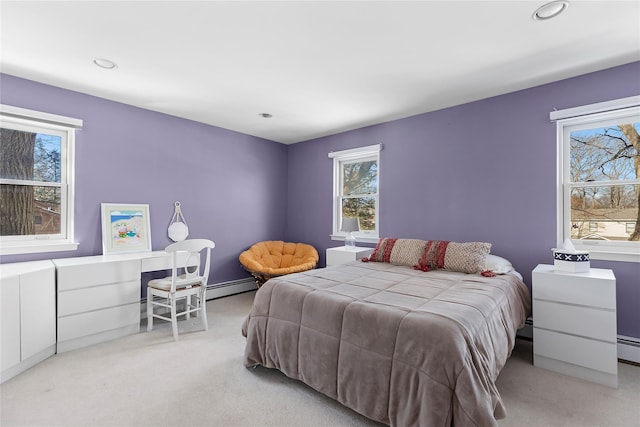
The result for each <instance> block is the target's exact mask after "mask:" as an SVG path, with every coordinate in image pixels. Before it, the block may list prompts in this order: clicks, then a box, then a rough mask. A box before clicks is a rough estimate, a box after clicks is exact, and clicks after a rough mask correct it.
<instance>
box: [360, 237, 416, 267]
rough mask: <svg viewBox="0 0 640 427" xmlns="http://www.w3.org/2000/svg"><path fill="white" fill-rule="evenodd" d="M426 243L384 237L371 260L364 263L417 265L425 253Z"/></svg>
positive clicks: (372, 254) (367, 259) (368, 259)
mask: <svg viewBox="0 0 640 427" xmlns="http://www.w3.org/2000/svg"><path fill="white" fill-rule="evenodd" d="M425 244H426V242H425V241H424V240H419V239H398V238H390V237H384V238H382V239H380V240H379V241H378V244H377V245H376V247H375V249H374V250H373V252H372V253H371V256H370V257H369V258H366V259H365V258H363V259H362V260H363V261H364V262H367V261H373V262H388V263H390V264H394V265H408V266H413V265H416V264H417V263H418V262H419V261H420V257H421V256H422V254H423V253H424V245H425Z"/></svg>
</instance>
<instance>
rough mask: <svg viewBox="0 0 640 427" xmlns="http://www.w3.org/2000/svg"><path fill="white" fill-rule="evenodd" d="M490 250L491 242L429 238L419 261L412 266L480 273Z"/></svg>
mask: <svg viewBox="0 0 640 427" xmlns="http://www.w3.org/2000/svg"><path fill="white" fill-rule="evenodd" d="M490 250H491V243H483V242H470V243H456V242H448V241H441V240H429V241H428V242H427V243H426V245H425V250H424V254H423V255H422V258H420V262H419V263H418V264H417V265H414V268H415V269H417V270H422V271H429V270H436V269H445V270H451V271H458V272H460V273H481V272H482V271H483V270H484V266H485V259H486V257H487V254H489V251H490Z"/></svg>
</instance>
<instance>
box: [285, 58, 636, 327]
mask: <svg viewBox="0 0 640 427" xmlns="http://www.w3.org/2000/svg"><path fill="white" fill-rule="evenodd" d="M638 94H640V62H636V63H632V64H628V65H624V66H620V67H616V68H612V69H609V70H605V71H601V72H597V73H592V74H588V75H584V76H580V77H576V78H572V79H568V80H564V81H560V82H556V83H552V84H548V85H544V86H540V87H535V88H532V89H527V90H523V91H519V92H514V93H510V94H506V95H502V96H497V97H494V98H489V99H485V100H481V101H477V102H473V103H469V104H465V105H460V106H456V107H452V108H447V109H444V110H440V111H435V112H431V113H426V114H422V115H418V116H413V117H409V118H406V119H401V120H396V121H393V122H388V123H384V124H380V125H375V126H370V127H366V128H362V129H357V130H354V131H350V132H345V133H341V134H338V135H333V136H328V137H324V138H320V139H317V140H313V141H307V142H304V143H299V144H295V145H292V146H290V147H289V151H288V156H289V161H288V167H289V178H290V179H289V181H288V185H289V187H288V196H289V210H288V222H287V238H288V239H290V240H295V241H305V242H308V243H311V244H313V245H315V246H316V247H317V248H318V250H319V251H320V253H321V258H322V259H321V263H324V250H325V248H327V247H331V246H337V245H340V244H341V242H336V241H331V240H330V238H329V234H330V233H331V221H332V219H331V210H332V201H331V200H332V170H333V169H332V168H333V163H332V159H330V158H328V157H327V153H329V152H330V151H336V150H343V149H348V148H355V147H360V146H366V145H371V144H376V143H382V144H383V150H382V151H381V153H380V194H381V195H380V232H381V237H415V238H422V239H435V240H438V239H442V240H453V241H476V240H478V241H487V242H491V243H492V244H493V248H492V253H495V254H497V255H502V256H505V257H507V258H509V259H510V260H511V261H512V262H513V263H514V265H515V267H516V268H517V269H518V270H519V271H520V272H521V273H522V274H523V276H524V278H525V282H527V284H530V282H531V270H533V268H535V266H536V265H537V264H539V263H546V264H549V263H552V262H553V259H552V256H551V248H552V247H554V246H555V245H556V187H555V185H556V184H555V183H556V135H555V124H554V123H551V122H550V121H549V112H550V111H551V110H553V108H556V109H558V110H560V109H563V108H569V107H575V106H579V105H585V104H591V103H596V102H601V101H608V100H611V99H616V98H623V97H628V96H633V95H638ZM592 266H593V267H597V268H611V269H613V271H614V273H615V275H616V278H617V296H618V333H619V334H621V335H627V336H633V337H638V338H640V264H638V263H623V262H602V261H593V262H592Z"/></svg>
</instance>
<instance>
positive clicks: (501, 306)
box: [242, 244, 530, 426]
mask: <svg viewBox="0 0 640 427" xmlns="http://www.w3.org/2000/svg"><path fill="white" fill-rule="evenodd" d="M379 247H380V244H379V245H378V246H377V247H376V249H378V248H379ZM487 252H488V251H487ZM386 253H387V255H389V253H391V251H389V250H388V251H386ZM375 254H376V252H375V251H374V255H375ZM388 259H389V257H387V260H388ZM410 262H413V261H409V263H410ZM405 264H406V262H405ZM423 270H426V271H423ZM488 276H489V275H488ZM493 276H494V277H485V276H483V275H481V274H478V273H465V272H458V271H450V270H443V269H437V268H436V269H429V268H427V269H425V268H422V269H420V268H419V265H418V264H416V266H410V265H395V264H392V263H390V262H360V261H355V262H352V263H349V264H344V265H339V266H332V267H327V268H321V269H316V270H310V271H307V272H301V273H295V274H291V275H287V276H282V277H279V278H274V279H271V280H269V281H268V282H267V283H266V284H265V285H264V286H262V287H261V288H260V289H259V290H258V291H257V293H256V296H255V299H254V303H253V306H252V309H251V312H250V314H249V316H248V317H247V318H246V320H245V322H244V324H243V326H242V333H243V335H244V336H245V337H246V338H247V343H246V348H245V356H244V364H245V366H247V367H253V366H257V365H260V366H263V367H266V368H275V369H278V370H280V371H282V372H283V373H284V374H285V375H287V376H288V377H290V378H293V379H297V380H300V381H302V382H304V383H305V384H307V385H309V386H310V387H312V388H314V389H315V390H317V391H319V392H321V393H324V394H325V395H327V396H329V397H331V398H333V399H335V400H337V401H339V402H340V403H342V404H343V405H345V406H347V407H349V408H351V409H353V410H355V411H356V412H358V413H360V414H362V415H364V416H366V417H368V418H371V419H373V420H375V421H379V422H382V423H385V424H389V425H392V426H413V425H423V426H449V425H455V426H467V425H471V426H491V425H497V420H498V419H501V418H504V417H505V416H506V411H505V407H504V405H503V403H502V401H501V398H500V395H499V393H498V390H497V388H496V385H495V380H496V378H497V377H498V374H499V373H500V370H501V369H502V367H503V366H504V364H505V362H506V360H507V358H508V357H509V355H510V354H511V350H512V349H513V346H514V343H515V335H516V331H517V329H518V328H520V327H522V326H523V325H524V321H525V319H526V318H527V316H528V315H529V312H530V300H529V292H528V289H527V287H526V286H525V284H524V283H523V282H522V280H521V276H519V275H518V274H517V272H513V271H510V272H507V274H498V275H493Z"/></svg>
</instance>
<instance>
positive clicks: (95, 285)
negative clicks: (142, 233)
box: [54, 256, 141, 353]
mask: <svg viewBox="0 0 640 427" xmlns="http://www.w3.org/2000/svg"><path fill="white" fill-rule="evenodd" d="M54 262H55V264H56V269H57V274H58V353H62V352H65V351H69V350H74V349H76V348H79V347H84V346H87V345H91V344H95V343H98V342H101V341H105V340H109V339H113V338H117V337H121V336H124V335H129V334H134V333H137V332H138V331H139V330H140V273H141V270H140V260H123V261H122V260H113V259H111V258H109V257H102V256H97V257H80V258H67V259H59V260H54Z"/></svg>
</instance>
